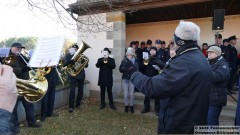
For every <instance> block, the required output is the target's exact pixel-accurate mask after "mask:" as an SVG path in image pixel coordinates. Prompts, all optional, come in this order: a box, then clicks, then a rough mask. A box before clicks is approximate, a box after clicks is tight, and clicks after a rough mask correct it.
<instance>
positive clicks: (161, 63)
mask: <svg viewBox="0 0 240 135" xmlns="http://www.w3.org/2000/svg"><path fill="white" fill-rule="evenodd" d="M152 63H153V64H155V65H157V66H158V67H159V68H161V69H163V68H164V67H165V63H163V62H162V61H161V60H160V59H155V60H152Z"/></svg>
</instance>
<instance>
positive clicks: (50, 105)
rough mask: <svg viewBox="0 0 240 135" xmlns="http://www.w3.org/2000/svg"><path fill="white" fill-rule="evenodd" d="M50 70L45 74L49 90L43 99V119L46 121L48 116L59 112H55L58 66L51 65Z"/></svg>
mask: <svg viewBox="0 0 240 135" xmlns="http://www.w3.org/2000/svg"><path fill="white" fill-rule="evenodd" d="M49 68H50V72H49V73H48V74H46V75H45V77H46V79H47V81H48V90H47V92H46V94H45V95H44V97H43V98H42V100H41V104H42V105H41V121H42V122H43V121H45V119H46V117H56V116H58V114H56V113H53V109H54V101H55V91H56V86H57V84H58V74H57V71H56V70H57V69H56V67H49ZM49 68H47V70H49Z"/></svg>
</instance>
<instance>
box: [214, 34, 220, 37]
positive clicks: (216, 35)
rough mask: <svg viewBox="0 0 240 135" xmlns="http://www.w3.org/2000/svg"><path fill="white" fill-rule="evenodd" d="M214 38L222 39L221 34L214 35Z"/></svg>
mask: <svg viewBox="0 0 240 135" xmlns="http://www.w3.org/2000/svg"><path fill="white" fill-rule="evenodd" d="M214 36H215V38H222V34H215V35H214Z"/></svg>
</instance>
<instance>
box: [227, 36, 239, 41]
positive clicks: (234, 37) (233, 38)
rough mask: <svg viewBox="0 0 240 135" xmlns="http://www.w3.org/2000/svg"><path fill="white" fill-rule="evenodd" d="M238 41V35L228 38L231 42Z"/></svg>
mask: <svg viewBox="0 0 240 135" xmlns="http://www.w3.org/2000/svg"><path fill="white" fill-rule="evenodd" d="M236 39H237V38H236V35H234V36H231V37H229V38H228V40H229V41H231V40H236Z"/></svg>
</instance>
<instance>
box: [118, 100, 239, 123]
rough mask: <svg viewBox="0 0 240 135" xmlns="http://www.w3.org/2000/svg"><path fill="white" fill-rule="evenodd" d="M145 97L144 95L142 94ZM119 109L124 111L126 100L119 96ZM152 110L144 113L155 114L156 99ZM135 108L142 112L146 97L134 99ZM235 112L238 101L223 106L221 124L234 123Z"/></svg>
mask: <svg viewBox="0 0 240 135" xmlns="http://www.w3.org/2000/svg"><path fill="white" fill-rule="evenodd" d="M139 97H141V95H139ZM142 97H144V96H142ZM114 102H115V105H116V107H117V108H118V111H123V112H124V100H123V98H117V99H115V100H114ZM150 105H151V111H150V112H149V113H146V114H144V115H147V116H155V113H154V100H151V103H150ZM134 108H135V113H136V114H141V113H140V112H141V110H142V109H143V108H144V98H143V99H141V98H140V99H135V100H134ZM235 113H236V103H234V102H231V101H228V102H227V106H225V107H223V109H222V112H221V115H220V124H221V125H234V121H235Z"/></svg>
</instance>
